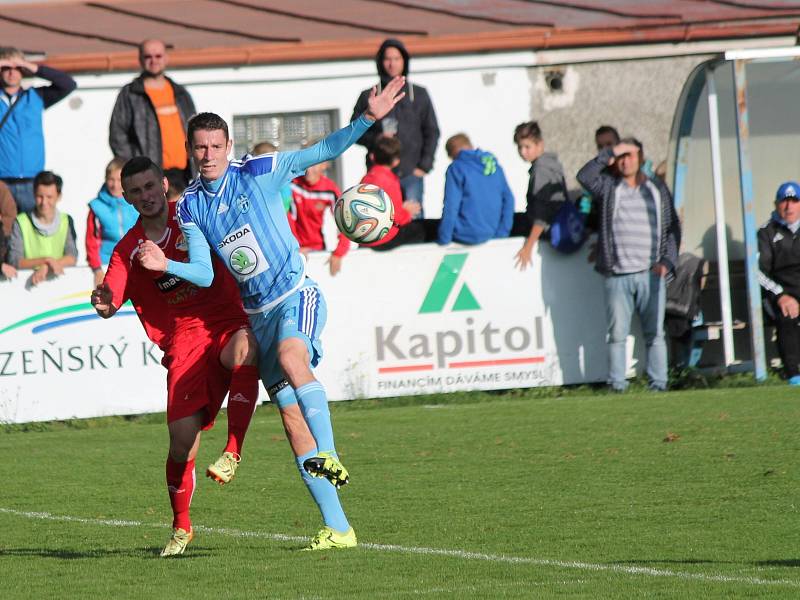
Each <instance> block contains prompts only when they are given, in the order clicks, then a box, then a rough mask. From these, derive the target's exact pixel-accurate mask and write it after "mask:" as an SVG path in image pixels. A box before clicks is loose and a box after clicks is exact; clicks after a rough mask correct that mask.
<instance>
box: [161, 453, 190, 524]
mask: <svg viewBox="0 0 800 600" xmlns="http://www.w3.org/2000/svg"><path fill="white" fill-rule="evenodd" d="M166 470H167V489H168V490H169V503H170V504H171V505H172V515H173V516H172V527H173V528H178V527H180V528H181V529H185V530H186V531H189V530H190V529H191V528H192V521H191V519H190V518H189V506H190V505H191V503H192V495H193V494H194V460H190V461H188V462H185V463H179V462H175V461H174V460H173V459H172V457H171V456H167V468H166Z"/></svg>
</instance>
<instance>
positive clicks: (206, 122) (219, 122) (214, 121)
mask: <svg viewBox="0 0 800 600" xmlns="http://www.w3.org/2000/svg"><path fill="white" fill-rule="evenodd" d="M188 129H189V131H188V132H187V133H186V139H187V140H189V145H190V146H191V144H192V137H193V136H194V132H195V131H215V130H217V129H220V130H221V131H222V132H223V133H224V134H225V139H226V140H227V139H229V138H228V124H227V123H226V122H225V119H223V118H222V117H220V116H219V115H217V114H214V113H210V112H203V113H199V114H196V115H195V116H193V117H192V118H191V119H189V126H188Z"/></svg>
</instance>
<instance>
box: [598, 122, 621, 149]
mask: <svg viewBox="0 0 800 600" xmlns="http://www.w3.org/2000/svg"><path fill="white" fill-rule="evenodd" d="M607 133H610V134H611V135H613V136H614V139H615V140H616V141H615V142H614V145H617V144H619V131H617V130H616V128H615V127H612V126H611V125H600V127H598V128H597V131H595V132H594V137H595V139H597V138H599V137H600V136H601V135H606V134H607Z"/></svg>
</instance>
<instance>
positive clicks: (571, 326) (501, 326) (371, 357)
mask: <svg viewBox="0 0 800 600" xmlns="http://www.w3.org/2000/svg"><path fill="white" fill-rule="evenodd" d="M521 244H522V240H521V239H508V240H498V241H493V242H489V243H487V244H482V245H480V246H474V247H466V246H457V245H453V246H448V247H445V248H442V247H439V246H435V245H428V244H426V245H418V246H407V247H404V248H403V247H401V248H398V249H396V250H393V251H391V252H388V253H380V252H374V251H365V250H359V251H357V252H352V253H350V254H348V255H347V256H346V257H345V258H344V261H343V267H342V271H341V273H339V274H338V275H337V276H336V277H330V276H329V275H328V272H327V266H326V264H325V260H324V259H323V257H322V256H313V255H312V257H311V260H310V262H309V274H310V275H311V276H312V277H314V278H315V279H316V280H317V281H318V282H319V284H320V287H321V288H322V289H323V291H324V292H325V296H326V298H327V300H328V305H329V310H328V315H329V316H328V326H327V328H326V331H325V334H324V335H323V342H324V351H325V356H324V359H323V361H322V365H321V366H320V368H319V369H318V375H319V379H320V380H321V381H322V382H323V383H324V384H325V386H326V387H327V389H328V391H329V394H330V396H331V397H332V398H337V399H338V398H356V397H387V396H400V395H406V394H420V393H433V392H450V391H457V390H476V389H507V388H517V387H534V386H542V385H561V384H564V383H581V382H588V381H602V380H604V379H605V377H606V371H607V358H606V347H605V327H606V326H605V304H604V300H603V286H602V277H600V276H599V275H598V274H597V273H595V272H594V270H593V269H592V267H591V265H590V264H589V263H588V261H587V257H586V253H585V252H578V253H576V254H574V255H569V256H566V255H563V254H558V253H556V252H554V251H552V250H551V249H550V248H549V246H548V245H547V244H546V243H545V244H541V245H540V248H539V251H538V253H537V254H536V255H535V257H534V264H533V266H532V268H529V269H528V270H526V271H519V270H517V269H515V268H514V255H515V254H516V252H517V251H518V250H519V248H520V246H521Z"/></svg>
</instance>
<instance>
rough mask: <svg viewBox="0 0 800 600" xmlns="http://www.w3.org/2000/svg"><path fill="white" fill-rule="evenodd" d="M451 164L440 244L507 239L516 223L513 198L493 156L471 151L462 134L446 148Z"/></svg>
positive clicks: (480, 242)
mask: <svg viewBox="0 0 800 600" xmlns="http://www.w3.org/2000/svg"><path fill="white" fill-rule="evenodd" d="M445 150H447V155H448V156H449V157H450V158H451V159H452V161H453V162H452V163H451V164H450V166H449V167H447V173H446V176H445V183H444V206H443V208H442V220H441V222H440V223H439V237H438V240H437V241H438V243H439V244H442V245H444V244H449V243H450V242H452V241H455V242H459V243H461V244H482V243H483V242H485V241H487V240H490V239H492V238H503V237H508V234H509V232H510V231H511V225H512V222H513V220H514V196H513V195H512V193H511V188H509V187H508V182H507V181H506V176H505V174H504V173H503V168H502V167H501V166H500V164H499V163H498V162H497V159H496V158H495V157H494V155H493V154H491V153H489V152H484V151H483V150H480V149H475V148H473V147H472V142H471V141H470V139H469V138H468V137H467V136H466V134H463V133H457V134H456V135H454V136H452V137H451V138H450V139H448V140H447V143H446V144H445Z"/></svg>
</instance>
